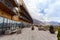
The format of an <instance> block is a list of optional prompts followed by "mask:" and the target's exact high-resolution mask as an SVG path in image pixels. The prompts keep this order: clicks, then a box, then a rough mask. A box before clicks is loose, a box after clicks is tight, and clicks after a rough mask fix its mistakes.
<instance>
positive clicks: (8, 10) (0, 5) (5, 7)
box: [0, 2, 15, 15]
mask: <svg viewBox="0 0 60 40" xmlns="http://www.w3.org/2000/svg"><path fill="white" fill-rule="evenodd" d="M0 9H1V10H2V11H4V12H6V13H8V14H10V15H15V13H14V12H13V11H11V10H10V9H9V8H8V7H7V6H5V5H4V4H3V3H2V2H0Z"/></svg>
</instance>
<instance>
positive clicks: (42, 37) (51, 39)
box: [0, 27, 57, 40]
mask: <svg viewBox="0 0 60 40" xmlns="http://www.w3.org/2000/svg"><path fill="white" fill-rule="evenodd" d="M56 36H57V34H50V33H49V31H39V30H38V29H37V27H35V30H33V31H32V30H31V28H24V29H22V33H21V34H13V35H5V36H0V40H57V37H56Z"/></svg>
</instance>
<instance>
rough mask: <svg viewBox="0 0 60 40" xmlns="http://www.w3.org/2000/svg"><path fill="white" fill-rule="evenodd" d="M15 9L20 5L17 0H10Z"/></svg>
mask: <svg viewBox="0 0 60 40" xmlns="http://www.w3.org/2000/svg"><path fill="white" fill-rule="evenodd" d="M9 1H10V2H11V4H12V6H13V7H17V6H18V5H17V4H16V3H15V0H9Z"/></svg>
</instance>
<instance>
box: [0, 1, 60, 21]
mask: <svg viewBox="0 0 60 40" xmlns="http://www.w3.org/2000/svg"><path fill="white" fill-rule="evenodd" d="M24 2H25V4H26V7H27V9H28V11H29V13H30V15H31V17H32V18H34V19H37V20H39V21H43V22H50V21H55V22H60V0H24ZM0 22H2V19H1V18H0ZM5 22H6V21H5Z"/></svg>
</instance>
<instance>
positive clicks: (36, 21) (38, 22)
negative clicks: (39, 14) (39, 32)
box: [33, 19, 60, 25]
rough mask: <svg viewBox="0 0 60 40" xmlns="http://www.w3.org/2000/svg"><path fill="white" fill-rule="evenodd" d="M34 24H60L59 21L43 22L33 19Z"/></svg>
mask: <svg viewBox="0 0 60 40" xmlns="http://www.w3.org/2000/svg"><path fill="white" fill-rule="evenodd" d="M33 21H34V24H43V25H60V23H59V22H55V21H51V22H42V21H39V20H36V19H33Z"/></svg>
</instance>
